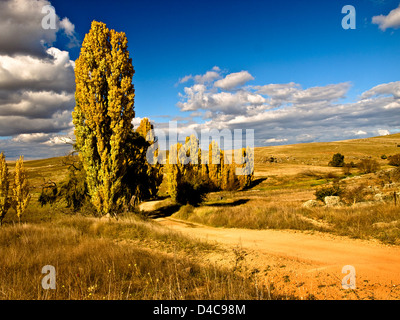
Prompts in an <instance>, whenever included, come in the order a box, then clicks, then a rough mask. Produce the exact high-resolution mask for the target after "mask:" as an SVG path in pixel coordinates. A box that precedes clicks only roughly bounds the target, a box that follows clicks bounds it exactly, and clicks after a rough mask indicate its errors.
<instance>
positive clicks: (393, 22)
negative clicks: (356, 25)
mask: <svg viewBox="0 0 400 320" xmlns="http://www.w3.org/2000/svg"><path fill="white" fill-rule="evenodd" d="M372 23H374V24H377V25H378V26H379V29H381V30H382V31H385V30H386V29H389V28H393V29H397V28H399V27H400V5H399V6H398V7H397V8H396V9H393V10H392V11H390V12H389V14H388V15H386V16H385V15H383V14H381V15H379V16H374V17H372Z"/></svg>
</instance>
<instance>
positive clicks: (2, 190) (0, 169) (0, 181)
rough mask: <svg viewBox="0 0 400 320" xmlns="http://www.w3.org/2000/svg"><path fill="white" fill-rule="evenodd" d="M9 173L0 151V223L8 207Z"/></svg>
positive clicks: (4, 158)
mask: <svg viewBox="0 0 400 320" xmlns="http://www.w3.org/2000/svg"><path fill="white" fill-rule="evenodd" d="M8 179H9V173H8V168H7V163H6V157H5V156H4V153H3V152H2V153H1V154H0V225H1V222H2V221H3V219H4V216H5V215H6V213H7V211H8V209H9V207H10V201H9V200H10V199H9V197H8V188H9V180H8Z"/></svg>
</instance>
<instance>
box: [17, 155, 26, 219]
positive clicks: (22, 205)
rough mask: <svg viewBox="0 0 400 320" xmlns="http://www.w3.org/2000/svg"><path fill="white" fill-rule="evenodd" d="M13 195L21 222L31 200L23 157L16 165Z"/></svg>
mask: <svg viewBox="0 0 400 320" xmlns="http://www.w3.org/2000/svg"><path fill="white" fill-rule="evenodd" d="M13 195H14V205H15V211H16V212H17V217H18V220H19V221H21V216H22V214H23V213H24V212H25V210H26V207H27V206H28V203H29V200H30V194H29V186H28V179H27V176H26V170H25V167H24V157H23V156H20V157H19V159H18V160H17V162H16V163H15V173H14V189H13Z"/></svg>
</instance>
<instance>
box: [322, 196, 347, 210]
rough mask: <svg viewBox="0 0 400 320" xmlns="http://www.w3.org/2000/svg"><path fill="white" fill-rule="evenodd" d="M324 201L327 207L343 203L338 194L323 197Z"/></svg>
mask: <svg viewBox="0 0 400 320" xmlns="http://www.w3.org/2000/svg"><path fill="white" fill-rule="evenodd" d="M324 202H325V204H326V206H327V207H339V206H342V205H343V203H342V202H341V201H340V198H339V197H338V196H328V197H325V198H324Z"/></svg>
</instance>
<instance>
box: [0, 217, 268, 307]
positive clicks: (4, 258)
mask: <svg viewBox="0 0 400 320" xmlns="http://www.w3.org/2000/svg"><path fill="white" fill-rule="evenodd" d="M162 233H165V234H167V235H168V237H165V238H164V235H162ZM171 234H172V233H171V232H170V231H168V230H162V228H161V227H158V228H157V227H154V226H152V225H150V226H149V225H148V222H143V221H138V220H136V219H127V220H124V221H120V222H115V221H114V222H107V221H101V220H99V219H92V218H87V217H64V218H59V219H57V220H55V221H53V222H51V223H50V222H41V223H37V224H34V223H30V224H21V225H19V224H16V225H13V224H8V225H5V226H3V227H2V228H1V230H0V243H1V244H2V245H1V246H0V272H1V275H2V277H1V279H0V298H1V299H29V300H34V299H63V300H65V299H79V300H82V299H83V300H86V299H97V300H98V299H100V300H101V299H107V300H109V299H118V300H120V299H146V300H148V299H150V300H155V299H201V300H204V299H235V300H236V299H259V298H262V297H267V294H266V292H267V291H266V289H265V288H264V287H262V286H260V285H258V284H256V283H255V282H254V281H253V279H248V278H244V277H242V276H240V275H239V274H237V273H235V272H234V271H232V269H220V268H217V267H215V266H204V265H202V264H201V263H199V262H198V261H195V260H194V259H191V258H190V255H188V254H187V252H186V251H185V250H186V249H187V246H188V242H191V243H190V246H192V247H195V248H196V254H201V252H202V250H208V249H210V248H212V246H211V245H207V244H202V243H200V242H199V241H196V240H189V239H188V238H185V237H183V236H181V235H179V234H175V235H174V236H172V237H171ZM155 238H156V239H155ZM167 238H168V240H167ZM157 241H161V242H163V241H164V242H167V243H166V244H161V245H157V244H156V242H157ZM171 245H172V247H174V252H173V253H168V251H167V250H163V249H165V247H171ZM182 250H184V251H182ZM183 252H184V253H185V255H184V254H183ZM45 265H53V266H54V267H55V268H56V273H57V274H56V289H55V290H44V289H43V288H42V286H41V279H42V278H43V277H44V275H43V274H41V269H42V267H43V266H45Z"/></svg>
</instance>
